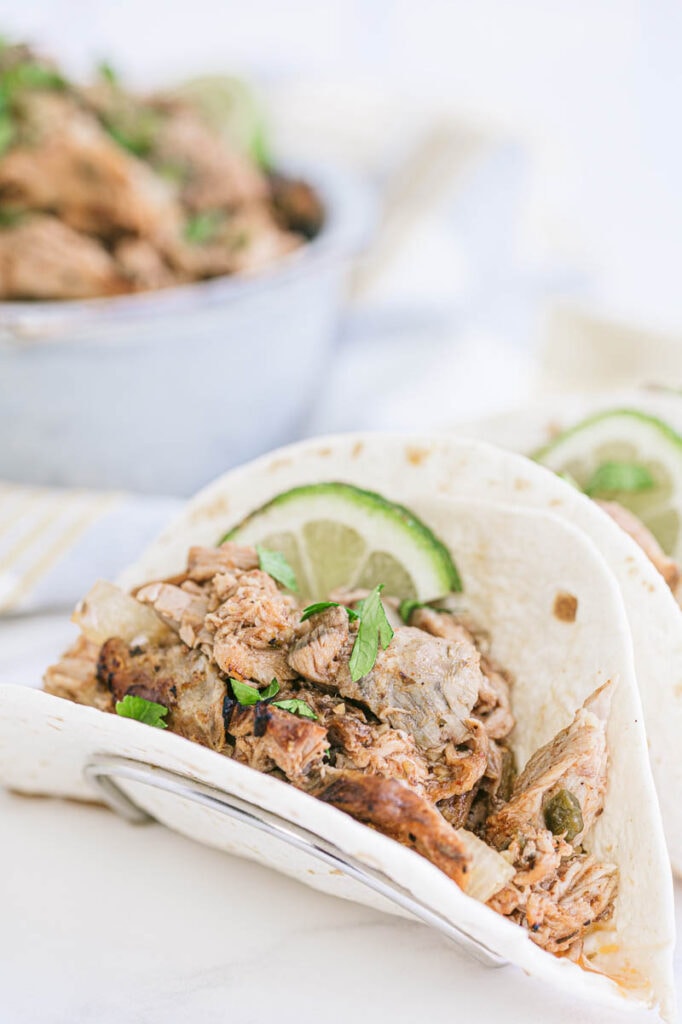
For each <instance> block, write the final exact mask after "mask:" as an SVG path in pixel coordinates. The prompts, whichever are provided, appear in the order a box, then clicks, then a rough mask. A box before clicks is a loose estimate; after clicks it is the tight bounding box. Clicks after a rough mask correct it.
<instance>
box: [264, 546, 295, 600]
mask: <svg viewBox="0 0 682 1024" xmlns="http://www.w3.org/2000/svg"><path fill="white" fill-rule="evenodd" d="M256 554H257V555H258V565H259V566H260V568H261V569H262V571H263V572H266V573H267V574H268V576H272V578H273V580H277V582H278V583H281V584H282V586H283V587H286V588H287V590H294V591H295V590H298V584H297V583H296V573H295V572H294V570H293V569H292V568H291V566H290V565H289V563H288V562H287V560H286V558H285V557H284V555H283V554H282V552H281V551H271V550H270V549H269V548H264V547H263V546H262V545H261V544H256Z"/></svg>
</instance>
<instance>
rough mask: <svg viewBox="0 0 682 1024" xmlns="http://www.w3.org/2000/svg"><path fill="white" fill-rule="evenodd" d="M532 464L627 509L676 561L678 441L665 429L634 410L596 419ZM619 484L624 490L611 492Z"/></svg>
mask: <svg viewBox="0 0 682 1024" xmlns="http://www.w3.org/2000/svg"><path fill="white" fill-rule="evenodd" d="M535 459H536V460H537V461H538V462H541V463H542V464H543V466H547V467H548V469H552V470H554V472H555V473H561V474H563V475H565V476H566V477H567V478H568V479H570V480H572V481H575V483H576V484H577V486H578V487H579V488H580V489H581V490H583V491H587V492H588V493H590V494H591V495H592V496H593V497H595V498H597V497H598V498H604V499H605V500H609V501H617V502H619V504H621V505H624V506H625V507H626V508H628V509H630V511H631V512H633V513H634V514H635V515H636V516H637V517H638V518H639V519H640V520H641V521H642V522H643V523H644V525H645V526H647V527H648V529H649V530H651V532H652V533H653V535H654V536H655V537H656V539H657V540H658V542H659V544H660V545H661V547H662V548H663V550H664V551H665V553H666V554H668V555H670V556H671V557H673V558H675V559H678V560H679V559H682V528H681V527H682V437H680V435H679V434H677V433H676V432H675V431H674V430H673V429H672V428H671V427H669V426H668V425H667V423H664V422H663V421H662V420H659V419H656V417H654V416H649V415H647V414H646V413H643V412H639V411H638V410H635V409H618V410H614V411H613V412H604V413H598V414H597V415H596V416H591V417H590V418H589V419H586V420H583V422H582V423H579V424H578V425H577V426H575V427H573V428H572V429H571V430H567V431H566V432H565V433H564V434H561V436H560V437H558V438H556V439H555V440H554V441H552V442H551V443H550V444H548V445H547V446H546V447H545V448H542V449H541V450H540V451H539V452H537V453H536V455H535ZM619 479H620V480H621V481H622V483H621V485H620V486H621V487H623V488H625V489H620V490H619V489H617V488H618V481H619ZM608 481H610V484H609V483H608ZM609 486H610V488H611V489H608V488H609Z"/></svg>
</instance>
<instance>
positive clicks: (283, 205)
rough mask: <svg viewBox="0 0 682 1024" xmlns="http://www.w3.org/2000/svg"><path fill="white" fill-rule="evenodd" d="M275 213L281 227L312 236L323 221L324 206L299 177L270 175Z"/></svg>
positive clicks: (316, 232)
mask: <svg viewBox="0 0 682 1024" xmlns="http://www.w3.org/2000/svg"><path fill="white" fill-rule="evenodd" d="M270 186H271V189H272V202H273V205H274V208H275V215H276V217H277V219H278V221H279V223H280V224H281V226H282V227H283V228H286V229H287V230H288V231H296V232H298V233H299V234H301V235H303V236H304V237H305V238H314V237H315V235H317V234H318V232H319V231H320V229H321V227H322V225H323V223H324V207H323V206H322V203H321V202H320V200H319V197H318V195H317V193H316V192H315V191H314V189H312V188H311V187H310V185H308V183H307V182H305V181H301V180H300V178H285V177H284V176H283V175H281V174H272V175H271V176H270Z"/></svg>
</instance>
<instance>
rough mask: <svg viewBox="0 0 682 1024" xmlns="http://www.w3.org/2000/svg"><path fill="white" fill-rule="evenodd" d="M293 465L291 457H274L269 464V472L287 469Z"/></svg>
mask: <svg viewBox="0 0 682 1024" xmlns="http://www.w3.org/2000/svg"><path fill="white" fill-rule="evenodd" d="M290 465H291V459H286V458H279V459H273V460H272V462H271V463H270V464H269V465H268V473H276V472H277V470H278V469H285V468H286V467H287V466H290Z"/></svg>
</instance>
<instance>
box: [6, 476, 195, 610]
mask: <svg viewBox="0 0 682 1024" xmlns="http://www.w3.org/2000/svg"><path fill="white" fill-rule="evenodd" d="M179 505H180V501H179V499H175V498H149V497H144V498H142V497H135V496H133V495H128V494H120V493H113V492H111V493H96V492H93V491H83V490H67V489H57V488H49V487H26V486H23V485H18V484H11V483H6V482H0V614H8V613H11V614H17V613H22V614H27V613H30V612H34V611H46V610H48V609H49V610H53V609H62V608H68V607H71V606H73V605H74V604H75V603H76V602H77V601H78V600H79V599H80V598H81V597H82V596H83V594H84V593H85V591H86V590H87V588H88V586H89V585H90V583H92V582H94V580H95V579H97V578H99V577H105V578H107V579H113V578H115V577H116V575H117V574H118V573H119V572H120V570H121V569H122V568H123V567H124V566H125V565H126V564H127V563H129V562H131V561H132V560H133V559H134V558H136V557H137V555H138V554H139V552H140V551H141V550H142V548H143V547H144V546H145V544H147V543H149V541H151V540H152V538H153V537H154V536H155V534H156V533H158V531H159V530H160V528H161V527H162V526H164V525H165V523H166V522H167V521H168V520H169V519H170V517H171V516H172V515H173V513H174V511H175V510H176V509H177V508H178V507H179Z"/></svg>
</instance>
